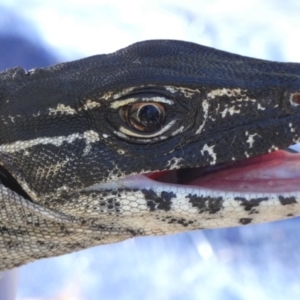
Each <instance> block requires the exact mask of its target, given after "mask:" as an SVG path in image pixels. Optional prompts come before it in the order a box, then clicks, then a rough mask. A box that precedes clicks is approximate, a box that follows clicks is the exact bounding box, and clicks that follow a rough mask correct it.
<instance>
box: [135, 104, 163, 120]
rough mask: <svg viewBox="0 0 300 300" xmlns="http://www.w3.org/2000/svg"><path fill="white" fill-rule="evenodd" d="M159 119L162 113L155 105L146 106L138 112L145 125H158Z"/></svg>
mask: <svg viewBox="0 0 300 300" xmlns="http://www.w3.org/2000/svg"><path fill="white" fill-rule="evenodd" d="M159 117H160V112H159V110H158V108H157V107H156V106H154V105H144V106H143V107H141V108H140V110H139V112H138V118H139V119H140V121H141V123H143V124H145V125H153V124H157V122H158V121H159Z"/></svg>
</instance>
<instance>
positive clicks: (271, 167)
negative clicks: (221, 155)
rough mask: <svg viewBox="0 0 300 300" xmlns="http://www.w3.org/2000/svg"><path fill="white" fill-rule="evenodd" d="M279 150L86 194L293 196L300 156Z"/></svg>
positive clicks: (112, 184)
mask: <svg viewBox="0 0 300 300" xmlns="http://www.w3.org/2000/svg"><path fill="white" fill-rule="evenodd" d="M291 152H294V151H293V150H290V149H288V151H285V150H279V151H276V152H272V153H269V154H263V155H261V156H257V157H253V158H248V159H245V160H241V161H236V162H230V163H223V164H217V165H214V166H206V167H198V168H189V169H178V170H169V171H160V172H151V173H144V174H139V175H131V176H127V177H125V178H122V179H119V180H116V181H110V182H107V183H102V184H95V185H93V186H90V187H88V188H86V189H85V190H86V191H91V190H103V189H122V188H129V189H143V188H146V189H148V188H150V189H151V188H156V189H161V190H167V189H168V190H177V191H179V190H181V191H182V192H183V193H187V192H189V193H191V192H193V191H195V192H196V191H197V190H198V191H199V190H210V191H214V190H215V191H221V192H226V193H230V192H232V193H236V194H258V193H260V194H261V193H274V194H278V193H289V192H295V191H296V192H299V191H300V185H299V180H300V153H291Z"/></svg>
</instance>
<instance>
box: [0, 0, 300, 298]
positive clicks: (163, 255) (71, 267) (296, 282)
mask: <svg viewBox="0 0 300 300" xmlns="http://www.w3.org/2000/svg"><path fill="white" fill-rule="evenodd" d="M299 16H300V1H297V0H294V1H293V0H286V1H281V0H248V1H233V0H232V1H231V0H225V1H224V0H210V1H205V0H184V1H182V0H151V1H144V0H136V1H134V0H126V1H122V0H120V1H117V0H115V1H114V0H110V1H106V0H84V1H83V0H51V1H50V0H44V1H38V0H36V1H34V0H26V1H17V0H15V1H14V0H0V71H1V70H3V69H5V68H9V67H14V66H22V67H24V68H26V69H30V68H33V67H42V66H47V65H51V64H54V63H58V62H62V61H68V60H74V59H78V58H82V57H85V56H89V55H94V54H101V53H109V52H112V51H115V50H117V49H119V48H122V47H126V46H127V45H129V44H132V43H134V42H137V41H141V40H146V39H180V40H186V41H191V42H195V43H199V44H203V45H206V46H212V47H215V48H219V49H222V50H226V51H230V52H234V53H239V54H242V55H247V56H252V57H257V58H263V59H269V60H277V61H293V62H300V51H299V49H300V39H299V40H298V35H299V28H300V17H299ZM298 46H299V47H298ZM299 230H300V222H299V219H297V218H295V219H292V220H288V221H281V222H275V223H270V224H263V225H254V226H245V227H241V228H230V229H218V230H206V231H195V232H188V233H185V234H179V235H173V236H165V237H147V238H136V239H132V240H128V241H125V242H122V243H118V244H114V245H105V246H100V247H96V248H92V249H88V250H85V251H81V252H77V253H73V254H70V255H65V256H61V257H57V258H51V259H45V260H41V261H38V262H34V263H31V264H29V265H26V266H24V267H22V268H21V269H20V276H19V287H18V296H17V299H19V300H21V299H22V300H25V299H26V300H29V299H30V300H33V299H35V300H37V299H47V300H50V299H51V300H52V299H59V300H66V299H72V300H77V299H78V300H79V299H80V300H85V299H122V300H123V299H124V300H125V299H146V300H148V299H149V300H150V299H151V300H152V299H162V300H164V299H166V300H167V299H172V300H173V299H174V300H175V299H176V300H177V299H178V300H180V299H197V300H199V299H200V300H201V299H205V300H206V299H217V300H218V299H220V300H240V299H241V300H248V299H249V300H250V299H251V300H252V299H259V300H269V299H272V300H276V299H287V300H294V299H295V300H296V299H297V300H299V299H300V239H299V235H298V233H299Z"/></svg>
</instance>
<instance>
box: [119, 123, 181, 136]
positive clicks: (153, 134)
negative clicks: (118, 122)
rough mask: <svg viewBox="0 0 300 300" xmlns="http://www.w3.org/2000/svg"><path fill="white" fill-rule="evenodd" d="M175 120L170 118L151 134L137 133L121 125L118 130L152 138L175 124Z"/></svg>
mask: <svg viewBox="0 0 300 300" xmlns="http://www.w3.org/2000/svg"><path fill="white" fill-rule="evenodd" d="M175 122H176V120H172V121H171V122H169V123H168V124H167V125H165V126H164V127H163V128H162V129H161V130H159V131H157V132H155V133H152V134H138V133H136V132H133V131H131V130H129V129H127V128H125V127H123V126H121V127H120V128H119V131H121V132H122V133H124V134H126V135H128V136H133V137H139V138H153V137H156V136H158V135H161V134H162V133H164V132H166V131H167V130H168V129H170V128H171V127H172V126H173V125H174V124H175Z"/></svg>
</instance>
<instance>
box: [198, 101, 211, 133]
mask: <svg viewBox="0 0 300 300" xmlns="http://www.w3.org/2000/svg"><path fill="white" fill-rule="evenodd" d="M202 109H203V122H202V124H201V125H200V127H199V128H198V129H197V131H196V133H195V134H199V133H201V132H202V129H203V127H204V126H205V124H206V121H207V117H208V110H209V104H208V101H207V100H203V101H202Z"/></svg>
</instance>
